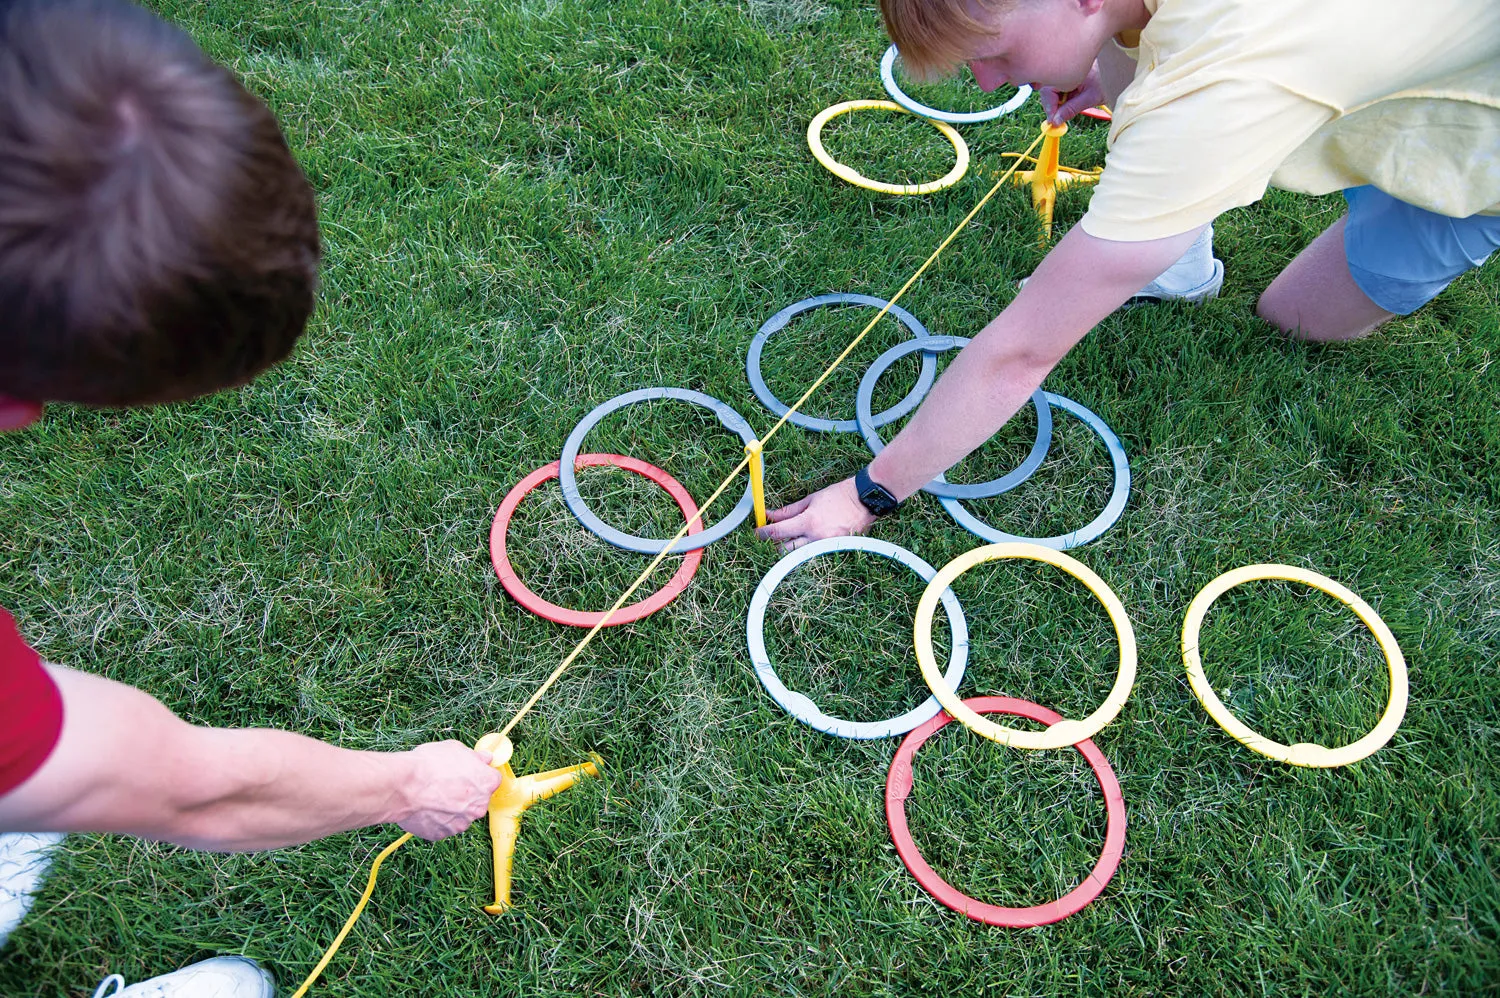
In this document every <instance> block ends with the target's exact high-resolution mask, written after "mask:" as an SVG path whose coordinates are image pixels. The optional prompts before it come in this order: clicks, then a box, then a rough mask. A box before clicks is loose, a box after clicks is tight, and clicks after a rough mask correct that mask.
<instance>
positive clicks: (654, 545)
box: [558, 388, 755, 554]
mask: <svg viewBox="0 0 1500 998" xmlns="http://www.w3.org/2000/svg"><path fill="white" fill-rule="evenodd" d="M653 399H677V400H678V401H680V402H691V403H693V404H694V405H701V406H703V407H704V408H705V409H708V410H709V411H711V412H712V413H713V414H714V415H716V416H718V417H719V422H720V423H722V424H723V425H724V427H725V428H726V429H729V430H733V431H734V432H735V433H737V434H739V436H740V439H741V440H743V441H744V442H745V443H747V444H750V443H754V442H755V431H754V430H752V429H751V428H750V424H749V423H747V422H746V421H745V417H743V416H741V415H740V414H739V413H737V412H735V411H734V410H733V409H731V408H730V407H729V406H728V405H726V404H725V403H723V402H720V401H719V400H718V399H716V398H713V397H711V396H708V395H704V394H703V393H702V392H695V391H692V390H691V389H688V388H638V389H636V390H635V391H633V392H626V393H625V394H624V395H616V396H615V397H614V398H612V399H610V400H609V401H608V402H605V403H604V404H603V405H600V406H598V407H596V408H595V409H594V411H593V412H591V413H589V414H588V415H587V416H584V417H583V419H582V420H580V421H579V423H578V425H577V426H575V427H573V432H572V433H570V434H568V439H567V441H566V442H565V443H564V444H563V451H562V459H561V462H560V463H559V465H558V483H559V485H561V487H562V494H563V501H564V502H566V503H567V504H568V509H569V510H571V511H572V513H573V515H574V516H576V517H577V518H578V522H579V523H581V524H583V525H584V526H585V527H587V528H588V529H589V530H592V531H593V532H594V533H595V534H597V535H599V536H600V537H602V538H604V539H605V540H606V541H609V543H611V544H613V545H614V546H615V547H619V548H624V549H625V550H626V551H637V552H640V553H641V554H659V553H660V552H661V551H662V550H663V549H664V548H666V546H667V545H668V544H669V543H671V541H670V539H669V538H656V537H637V536H636V535H635V534H627V533H625V531H623V530H616V529H615V528H614V527H611V526H610V525H609V524H607V523H605V522H604V521H603V520H601V519H599V517H598V516H596V515H595V514H594V511H593V510H591V509H589V507H588V504H587V503H585V502H584V501H583V497H582V496H581V495H579V494H578V476H577V474H576V472H575V469H574V467H573V462H574V461H576V460H577V459H578V451H579V449H580V448H581V447H582V446H583V438H584V437H586V436H588V432H589V430H592V429H593V428H594V427H595V426H596V425H597V424H598V423H599V421H600V420H601V419H603V418H604V417H605V416H608V415H609V414H610V413H612V412H614V411H615V410H616V409H623V408H625V407H626V406H627V405H633V404H635V403H636V402H647V401H651V400H653ZM754 505H755V496H754V495H753V494H752V492H751V490H750V485H749V484H748V483H747V484H746V485H745V495H744V497H743V498H741V499H740V501H739V504H738V505H736V506H735V507H734V509H732V510H730V511H729V515H728V516H726V517H724V519H722V520H720V521H719V522H718V523H716V524H714V525H713V526H712V527H706V528H705V529H704V530H703V532H702V533H698V534H688V535H685V536H683V537H682V538H680V539H679V540H678V541H677V544H676V545H675V546H673V548H672V550H673V551H696V550H698V549H699V548H702V547H707V546H708V545H710V544H712V543H713V542H714V541H716V540H718V539H719V538H721V537H724V536H725V535H727V534H728V533H729V532H730V531H731V530H733V529H734V528H735V527H738V526H739V525H740V524H741V523H743V522H744V520H745V518H746V517H747V516H749V515H750V510H751V508H752V507H753V506H754Z"/></svg>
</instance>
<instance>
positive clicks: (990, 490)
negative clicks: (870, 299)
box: [854, 336, 1052, 499]
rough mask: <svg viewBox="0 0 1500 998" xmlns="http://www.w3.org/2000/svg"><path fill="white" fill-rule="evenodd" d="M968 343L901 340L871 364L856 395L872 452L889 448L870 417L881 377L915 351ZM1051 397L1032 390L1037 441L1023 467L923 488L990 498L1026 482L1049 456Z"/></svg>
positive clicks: (952, 495)
mask: <svg viewBox="0 0 1500 998" xmlns="http://www.w3.org/2000/svg"><path fill="white" fill-rule="evenodd" d="M968 342H969V340H968V338H967V337H965V336H929V337H928V338H927V339H926V340H908V341H907V342H905V343H897V344H896V345H895V346H893V347H891V348H890V349H889V350H887V351H886V352H885V353H883V354H881V355H880V356H879V357H876V358H875V363H873V364H871V365H870V369H869V370H868V371H866V372H865V376H864V377H863V378H861V379H860V381H859V394H858V395H856V396H855V398H854V416H855V420H856V422H858V423H859V432H860V434H861V435H863V436H864V438H865V445H866V446H868V447H869V448H870V452H871V453H872V454H879V453H880V452H881V451H882V450H884V449H885V441H883V440H881V439H880V434H879V433H877V432H876V431H875V424H874V421H873V420H872V419H871V418H870V406H871V405H872V404H873V399H874V397H875V386H876V385H877V384H879V383H880V376H881V375H882V374H884V373H885V372H886V371H887V370H888V369H889V368H890V366H891V365H892V364H894V363H895V362H896V361H898V360H900V359H901V358H902V357H904V356H906V355H907V354H909V353H911V352H913V351H914V350H925V351H928V354H929V356H930V355H931V354H934V353H945V352H947V351H949V350H953V349H955V348H961V347H964V346H966V345H967V344H968ZM1047 398H1048V395H1047V393H1046V392H1044V391H1042V390H1041V389H1040V388H1038V389H1037V390H1036V391H1034V392H1032V393H1031V403H1032V405H1033V406H1035V407H1036V441H1035V442H1034V443H1033V444H1032V445H1031V452H1030V453H1029V454H1027V455H1026V460H1024V461H1022V462H1021V465H1020V467H1018V468H1016V469H1015V470H1014V471H1011V472H1009V473H1008V474H1005V475H1001V476H1000V477H999V478H994V479H991V480H990V481H988V482H975V483H974V484H972V485H953V484H951V483H950V482H948V481H947V479H945V478H944V477H943V476H942V475H939V476H937V477H936V478H934V479H933V480H932V481H930V482H928V483H927V484H926V485H924V486H922V491H923V492H926V493H927V494H929V495H934V496H938V497H939V498H947V499H988V498H990V497H991V496H998V495H999V494H1000V493H1002V492H1008V491H1010V490H1011V489H1013V488H1015V487H1016V486H1017V485H1020V484H1021V483H1022V482H1024V481H1026V479H1028V478H1030V477H1031V475H1032V473H1033V472H1035V471H1036V469H1038V468H1040V467H1041V466H1042V462H1043V461H1045V460H1046V459H1047V448H1048V447H1050V446H1051V445H1052V410H1051V409H1049V408H1048V407H1047Z"/></svg>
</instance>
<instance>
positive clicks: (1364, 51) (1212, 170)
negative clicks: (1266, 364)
mask: <svg viewBox="0 0 1500 998" xmlns="http://www.w3.org/2000/svg"><path fill="white" fill-rule="evenodd" d="M1145 3H1146V8H1147V10H1148V11H1149V12H1150V13H1151V20H1150V22H1149V23H1148V24H1147V25H1146V27H1145V29H1144V30H1143V31H1142V32H1141V36H1140V45H1139V48H1138V49H1136V50H1134V53H1133V54H1134V55H1135V60H1136V73H1135V78H1134V80H1133V81H1132V82H1131V84H1130V86H1128V87H1127V88H1126V89H1125V92H1124V93H1123V94H1121V95H1120V99H1119V101H1118V102H1117V106H1116V107H1115V108H1114V122H1113V124H1112V125H1111V127H1110V133H1109V153H1108V155H1107V156H1106V158H1105V164H1104V176H1103V177H1102V178H1100V181H1099V185H1098V187H1097V188H1096V189H1095V191H1094V194H1093V198H1092V199H1091V201H1090V203H1089V209H1088V213H1087V214H1086V215H1085V216H1084V218H1083V221H1082V223H1081V224H1082V225H1083V228H1084V231H1085V232H1088V233H1089V234H1090V235H1093V236H1097V237H1099V238H1101V239H1114V240H1120V241H1125V242H1135V241H1139V240H1145V239H1159V238H1162V237H1164V236H1172V235H1177V234H1178V233H1181V232H1186V231H1188V230H1189V229H1193V228H1196V227H1197V226H1200V225H1203V224H1205V223H1207V222H1211V221H1213V219H1214V218H1215V217H1216V216H1217V215H1219V214H1220V213H1221V212H1224V211H1226V210H1228V209H1230V208H1235V207H1239V206H1240V205H1246V204H1250V203H1252V202H1254V201H1256V200H1257V199H1259V198H1260V197H1261V195H1262V194H1264V193H1265V189H1266V187H1267V186H1268V185H1274V186H1276V187H1279V188H1283V189H1285V190H1290V191H1300V192H1303V193H1306V194H1327V193H1330V192H1332V191H1337V190H1341V189H1343V188H1346V187H1356V186H1359V185H1361V184H1372V185H1374V186H1375V187H1378V188H1380V189H1381V190H1383V191H1385V192H1387V193H1388V194H1391V195H1393V196H1395V197H1397V198H1399V199H1401V200H1402V201H1406V202H1409V203H1411V204H1414V205H1418V206H1419V207H1422V208H1427V209H1429V210H1431V211H1435V212H1438V213H1440V214H1444V215H1450V216H1453V217H1457V218H1464V217H1467V216H1469V215H1473V214H1475V213H1483V214H1487V215H1491V214H1500V0H1145ZM1127 51H1130V50H1127Z"/></svg>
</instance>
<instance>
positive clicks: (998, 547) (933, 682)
mask: <svg viewBox="0 0 1500 998" xmlns="http://www.w3.org/2000/svg"><path fill="white" fill-rule="evenodd" d="M1006 558H1026V559H1029V560H1031V561H1044V562H1046V563H1047V564H1049V565H1055V566H1057V567H1058V568H1060V569H1062V570H1063V571H1064V572H1067V573H1068V574H1069V575H1071V576H1073V578H1075V579H1077V580H1078V581H1079V582H1082V583H1083V584H1084V585H1085V586H1088V589H1089V592H1091V593H1093V594H1094V598H1095V599H1097V600H1098V601H1099V602H1100V603H1102V604H1103V605H1104V609H1105V610H1107V611H1108V612H1109V619H1110V621H1111V622H1112V623H1113V624H1114V625H1115V637H1116V638H1117V639H1118V640H1119V642H1120V672H1119V675H1117V676H1116V677H1115V685H1114V687H1113V688H1112V689H1111V690H1110V691H1109V696H1108V697H1107V698H1106V699H1105V701H1104V703H1103V705H1102V706H1100V708H1099V709H1098V710H1096V711H1094V712H1093V713H1092V714H1090V715H1089V716H1088V717H1085V718H1084V719H1083V720H1081V721H1073V720H1067V719H1064V720H1061V721H1058V722H1057V723H1056V724H1054V725H1052V726H1051V727H1050V728H1048V729H1047V730H1046V731H1019V730H1017V729H1015V728H1008V727H1006V726H1005V725H1003V724H996V723H995V722H994V721H991V720H989V719H988V718H985V717H981V716H980V715H979V714H976V713H975V712H974V711H972V710H970V709H969V708H968V707H966V706H965V705H964V702H963V701H962V700H960V699H959V697H958V694H956V693H954V692H953V691H952V690H950V689H949V688H948V687H947V685H945V684H944V683H943V675H942V673H941V672H940V671H939V670H938V664H937V659H936V657H934V655H933V653H932V614H933V611H934V610H935V609H937V603H938V599H939V598H941V596H942V594H943V590H945V589H947V588H948V587H949V586H950V585H952V583H953V580H954V579H956V578H958V577H959V576H960V575H962V574H963V573H965V572H967V571H968V570H969V569H971V568H973V567H974V566H975V565H980V564H983V563H984V562H987V561H998V560H1000V559H1006ZM915 643H916V649H917V664H919V665H920V666H921V667H922V678H923V679H925V680H926V681H927V685H928V687H929V688H930V689H931V690H932V695H933V696H935V697H937V699H938V702H939V703H941V704H942V705H943V709H944V710H946V711H947V712H948V714H949V716H951V717H952V718H953V719H954V720H956V721H960V722H962V723H963V725H964V726H965V727H967V728H968V729H969V730H970V731H973V732H975V733H976V734H980V735H983V736H984V737H986V738H988V739H990V740H991V741H995V742H999V743H1000V744H1001V745H1010V746H1013V747H1015V748H1022V749H1054V748H1063V747H1064V746H1067V745H1076V744H1078V743H1079V742H1081V741H1083V740H1084V739H1086V738H1092V737H1093V736H1094V735H1095V734H1097V733H1098V732H1099V729H1101V728H1103V727H1104V726H1105V725H1106V724H1108V723H1109V722H1110V721H1113V720H1114V719H1115V715H1116V714H1118V713H1119V712H1120V708H1121V707H1123V706H1125V701H1126V699H1128V698H1129V696H1130V689H1131V687H1132V686H1134V685H1135V660H1136V652H1135V631H1134V630H1132V629H1131V626H1130V617H1129V616H1127V615H1126V613H1125V604H1123V603H1121V602H1120V599H1119V597H1118V596H1116V595H1115V594H1114V591H1113V590H1111V589H1110V588H1109V585H1108V584H1107V583H1106V582H1105V581H1104V580H1103V579H1101V578H1099V576H1097V575H1095V574H1094V573H1093V571H1092V570H1091V569H1090V568H1089V567H1088V566H1087V565H1085V564H1084V563H1083V562H1081V561H1079V560H1078V559H1076V558H1074V557H1072V556H1071V555H1066V554H1063V553H1062V552H1061V551H1054V550H1052V549H1051V548H1044V547H1042V546H1041V545H1039V544H1025V543H1021V542H1018V541H1010V542H1007V543H1004V544H987V545H985V546H984V547H979V548H975V549H974V550H972V551H969V552H967V553H965V554H961V555H959V556H958V557H957V558H954V559H953V560H952V561H950V562H949V563H948V564H946V565H944V566H943V568H942V570H941V571H940V572H938V573H937V575H935V576H933V577H932V581H931V582H929V583H928V584H927V590H926V591H925V592H924V593H922V599H921V601H920V602H919V603H917V625H916V633H915Z"/></svg>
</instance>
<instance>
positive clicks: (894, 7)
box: [880, 0, 1022, 80]
mask: <svg viewBox="0 0 1500 998" xmlns="http://www.w3.org/2000/svg"><path fill="white" fill-rule="evenodd" d="M1021 2H1022V0H880V13H881V14H882V15H883V16H884V18H885V31H886V34H887V35H889V36H890V39H891V41H893V42H895V43H896V48H897V50H898V51H900V53H901V65H902V68H903V69H904V70H905V71H906V74H907V75H908V76H910V77H911V78H912V79H916V80H931V79H935V78H937V77H941V76H947V75H948V74H950V73H952V72H953V71H954V70H956V69H958V68H959V67H960V66H961V65H962V64H963V63H964V62H965V61H967V60H968V59H970V58H972V57H973V52H972V51H971V49H972V47H973V43H974V40H975V39H976V38H982V37H984V36H986V35H992V34H994V33H995V26H994V25H993V24H985V23H984V22H983V21H981V20H980V18H981V17H994V16H995V15H999V14H1004V13H1006V12H1008V11H1010V10H1012V9H1014V8H1015V7H1016V6H1017V5H1018V4H1019V3H1021Z"/></svg>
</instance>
